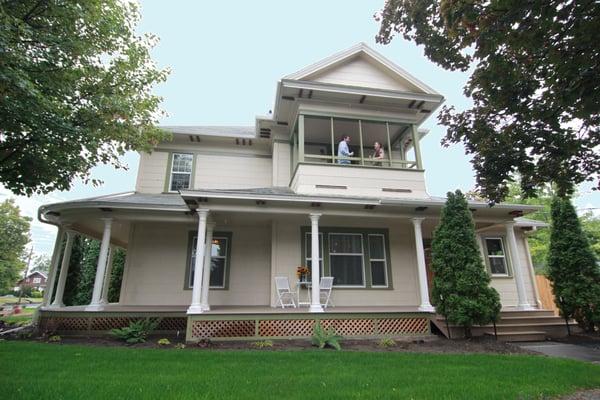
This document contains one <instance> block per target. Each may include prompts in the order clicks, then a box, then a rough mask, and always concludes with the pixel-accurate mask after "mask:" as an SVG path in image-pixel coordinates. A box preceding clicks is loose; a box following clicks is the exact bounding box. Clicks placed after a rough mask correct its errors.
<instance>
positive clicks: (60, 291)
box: [50, 231, 75, 308]
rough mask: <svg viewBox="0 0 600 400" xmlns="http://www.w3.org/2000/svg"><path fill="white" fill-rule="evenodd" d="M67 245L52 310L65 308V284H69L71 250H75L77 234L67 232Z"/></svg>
mask: <svg viewBox="0 0 600 400" xmlns="http://www.w3.org/2000/svg"><path fill="white" fill-rule="evenodd" d="M66 234H67V243H66V244H65V251H64V253H63V258H62V264H61V266H60V275H59V276H58V283H57V285H56V296H54V301H53V302H52V304H51V305H50V307H51V308H59V307H64V306H65V304H64V303H63V295H64V293H65V284H66V283H67V274H68V273H69V262H70V261H71V250H72V249H73V239H74V236H75V232H73V231H67V232H66Z"/></svg>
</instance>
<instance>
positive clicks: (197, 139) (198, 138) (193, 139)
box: [189, 135, 200, 142]
mask: <svg viewBox="0 0 600 400" xmlns="http://www.w3.org/2000/svg"><path fill="white" fill-rule="evenodd" d="M189 138H190V142H199V141H200V136H198V135H189Z"/></svg>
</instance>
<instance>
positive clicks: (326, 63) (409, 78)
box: [283, 42, 439, 95]
mask: <svg viewBox="0 0 600 400" xmlns="http://www.w3.org/2000/svg"><path fill="white" fill-rule="evenodd" d="M356 58H364V59H366V60H367V61H370V62H371V63H372V64H373V65H374V66H377V67H380V69H381V70H382V71H383V72H385V73H387V74H388V75H390V76H391V77H392V78H396V79H400V80H403V81H406V82H407V83H408V84H410V85H411V86H413V87H414V88H415V89H416V90H417V91H419V92H422V93H426V94H434V95H439V93H438V92H436V91H435V90H434V89H432V88H431V87H430V86H428V85H426V84H425V83H424V82H422V81H420V80H419V79H417V78H416V77H414V76H413V75H411V74H410V73H408V72H407V71H406V70H405V69H403V68H401V67H400V66H398V65H396V64H395V63H393V62H392V61H390V60H389V59H387V58H386V57H384V56H383V55H382V54H380V53H378V52H377V51H375V50H373V49H372V48H370V47H369V46H367V45H366V44H365V43H363V42H361V43H358V44H356V45H354V46H352V47H350V48H349V49H346V50H343V51H340V52H338V53H335V54H333V55H331V56H329V57H327V58H324V59H322V60H321V61H318V62H316V63H314V64H311V65H309V66H307V67H305V68H302V69H301V70H299V71H297V72H294V73H293V74H289V75H287V76H285V77H284V78H283V79H284V80H286V79H290V80H313V79H314V78H315V77H317V76H319V75H322V74H324V73H326V72H328V71H331V70H332V69H335V68H340V67H341V66H342V65H343V64H345V63H348V62H350V61H351V60H354V59H356Z"/></svg>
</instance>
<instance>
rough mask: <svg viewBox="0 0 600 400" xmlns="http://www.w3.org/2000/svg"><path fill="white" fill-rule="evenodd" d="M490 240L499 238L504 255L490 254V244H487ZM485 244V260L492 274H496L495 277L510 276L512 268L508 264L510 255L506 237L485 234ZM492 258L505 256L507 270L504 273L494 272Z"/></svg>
mask: <svg viewBox="0 0 600 400" xmlns="http://www.w3.org/2000/svg"><path fill="white" fill-rule="evenodd" d="M488 240H499V241H500V246H501V247H502V254H503V255H501V256H497V255H490V254H489V251H488V244H487V241H488ZM483 245H484V255H485V261H486V263H487V266H488V270H489V271H490V275H491V276H494V277H510V268H509V265H508V256H507V253H506V246H505V245H504V238H503V237H501V236H484V237H483ZM491 258H503V259H504V267H505V268H506V272H505V273H503V274H498V273H494V272H493V271H492V263H491V262H490V259H491Z"/></svg>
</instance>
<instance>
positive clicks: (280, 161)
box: [273, 142, 291, 186]
mask: <svg viewBox="0 0 600 400" xmlns="http://www.w3.org/2000/svg"><path fill="white" fill-rule="evenodd" d="M290 170H291V151H290V145H289V143H284V142H274V143H273V186H288V185H289V183H290V175H291V171H290Z"/></svg>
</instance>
